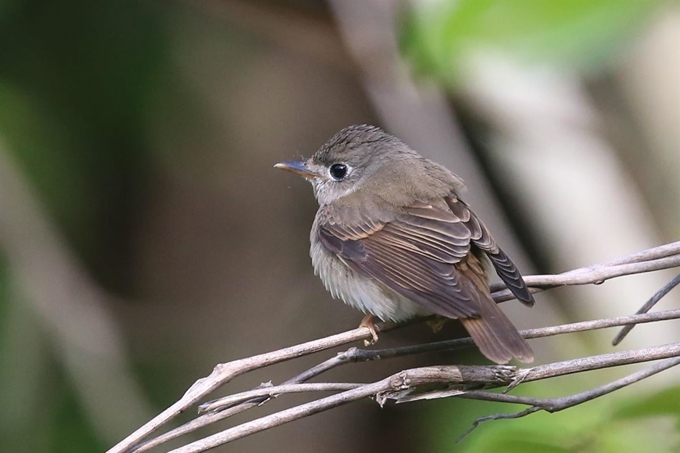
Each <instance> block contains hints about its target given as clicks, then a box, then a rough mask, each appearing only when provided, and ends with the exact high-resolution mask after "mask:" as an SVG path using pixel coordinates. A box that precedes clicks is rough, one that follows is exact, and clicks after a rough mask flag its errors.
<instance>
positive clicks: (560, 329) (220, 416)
mask: <svg viewBox="0 0 680 453" xmlns="http://www.w3.org/2000/svg"><path fill="white" fill-rule="evenodd" d="M672 319H680V309H676V310H666V311H662V312H657V313H649V314H643V315H631V316H622V317H619V318H610V319H598V320H593V321H584V322H578V323H572V324H565V325H562V326H553V327H543V328H538V329H528V330H523V331H521V332H520V334H521V335H522V336H523V337H524V338H528V339H532V338H543V337H549V336H553V335H560V334H565V333H573V332H584V331H588V330H595V329H603V328H607V327H616V326H621V325H626V324H629V323H649V322H656V321H662V320H672ZM472 344H473V343H472V340H471V339H470V338H458V339H455V340H447V341H440V342H436V343H428V344H423V345H414V346H403V347H399V348H388V349H369V350H367V349H359V348H350V349H348V350H347V351H345V352H343V353H340V354H337V355H336V356H335V357H332V358H330V359H328V360H325V361H323V362H321V363H320V364H318V365H315V366H314V367H312V368H310V369H308V370H306V371H304V372H303V373H300V374H299V375H297V376H295V377H293V378H291V379H289V380H287V381H286V382H285V383H284V384H283V385H295V384H299V383H302V382H305V381H308V380H309V379H312V378H314V377H317V376H319V375H320V374H322V373H325V372H326V371H329V370H331V369H333V368H336V367H338V366H341V365H344V364H347V363H355V362H367V361H373V360H378V359H390V358H395V357H402V356H407V355H415V354H424V353H432V352H441V351H450V350H454V349H460V348H464V347H469V346H472ZM257 390H258V389H255V390H253V391H257ZM263 394H266V392H265V393H263ZM253 396H257V395H253ZM227 398H230V397H227ZM266 400H267V398H266V397H262V398H259V399H256V400H253V401H247V402H245V403H241V404H240V405H238V406H233V403H234V401H231V402H227V403H224V406H222V405H221V404H219V403H218V401H220V400H217V401H211V402H210V403H207V404H204V405H201V406H200V408H199V411H200V412H208V413H204V414H203V415H201V416H199V417H197V418H195V419H193V420H191V421H189V422H187V423H185V424H183V425H182V426H179V427H177V428H174V429H172V430H170V431H168V432H167V433H165V434H163V435H161V436H158V437H156V438H154V439H152V440H151V441H149V442H146V443H144V444H142V445H140V446H139V448H137V449H135V450H134V451H135V453H142V452H144V451H148V450H150V449H151V448H154V447H156V446H158V445H161V444H163V443H166V442H169V441H170V440H173V439H176V438H178V437H180V436H183V435H185V434H187V433H189V432H193V431H196V430H198V429H200V428H203V427H205V426H208V425H210V424H213V423H215V422H218V421H221V420H224V419H226V418H229V417H231V416H233V415H236V414H239V413H241V412H243V411H246V410H248V409H251V408H253V407H257V406H260V405H262V404H264V403H265V402H266ZM230 406H231V407H230ZM209 411H210V412H209ZM218 411H219V412H218Z"/></svg>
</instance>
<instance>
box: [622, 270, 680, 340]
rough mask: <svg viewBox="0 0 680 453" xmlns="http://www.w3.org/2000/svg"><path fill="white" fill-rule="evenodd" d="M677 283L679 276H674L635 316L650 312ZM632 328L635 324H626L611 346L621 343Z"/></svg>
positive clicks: (679, 281) (679, 279) (679, 280)
mask: <svg viewBox="0 0 680 453" xmlns="http://www.w3.org/2000/svg"><path fill="white" fill-rule="evenodd" d="M679 283H680V274H678V275H676V276H675V278H674V279H673V280H671V281H670V282H668V284H667V285H666V286H664V287H663V288H661V289H660V290H658V291H657V292H656V294H654V295H653V296H652V297H651V298H650V299H649V300H648V301H647V302H645V304H644V305H643V306H642V307H640V309H639V310H638V311H637V312H636V314H640V313H647V312H648V311H649V310H651V309H652V308H653V307H654V305H656V304H657V302H659V301H660V300H661V299H662V298H663V297H664V296H665V295H666V294H668V293H669V292H670V291H671V290H672V289H673V288H675V287H676V286H677V285H678V284H679ZM633 327H635V324H628V325H626V327H624V328H623V329H621V331H620V332H619V334H618V335H617V336H616V337H614V340H612V345H613V346H616V345H618V344H619V343H621V341H623V339H624V338H626V335H628V333H630V331H631V330H633Z"/></svg>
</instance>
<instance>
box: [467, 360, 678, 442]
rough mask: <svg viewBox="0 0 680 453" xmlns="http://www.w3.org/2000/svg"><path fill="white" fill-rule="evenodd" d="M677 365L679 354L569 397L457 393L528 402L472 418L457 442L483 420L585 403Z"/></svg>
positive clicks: (486, 398)
mask: <svg viewBox="0 0 680 453" xmlns="http://www.w3.org/2000/svg"><path fill="white" fill-rule="evenodd" d="M677 365H680V357H674V358H672V359H667V360H664V361H663V362H660V363H657V364H655V365H652V366H651V367H648V368H645V369H644V370H640V371H638V372H636V373H633V374H629V375H628V376H626V377H624V378H621V379H617V380H615V381H612V382H610V383H608V384H605V385H602V386H600V387H595V388H594V389H590V390H587V391H585V392H581V393H576V394H574V395H569V396H563V397H560V398H534V397H526V396H515V395H505V394H499V393H488V392H480V391H472V392H467V393H464V394H461V395H460V397H461V398H468V399H474V400H483V401H496V402H503V403H514V404H527V405H530V406H531V407H530V408H528V409H525V410H523V411H520V412H517V413H514V414H495V415H487V416H485V417H481V418H478V419H477V420H475V421H474V423H473V424H472V427H471V428H470V429H469V430H467V431H466V432H465V433H463V434H462V435H461V436H460V437H459V438H458V442H460V441H461V440H463V438H464V437H466V436H467V435H468V434H470V433H471V432H472V431H474V430H475V429H476V428H477V427H478V426H479V424H480V423H482V422H485V421H489V420H501V419H511V418H521V417H524V416H526V415H529V414H533V413H534V412H538V411H541V410H544V411H547V412H550V413H553V412H558V411H561V410H564V409H568V408H570V407H574V406H576V405H579V404H582V403H585V402H587V401H591V400H594V399H596V398H599V397H601V396H604V395H607V394H609V393H612V392H614V391H616V390H619V389H622V388H624V387H627V386H629V385H631V384H634V383H636V382H640V381H641V380H643V379H646V378H648V377H650V376H653V375H655V374H657V373H660V372H662V371H664V370H667V369H668V368H672V367H674V366H677Z"/></svg>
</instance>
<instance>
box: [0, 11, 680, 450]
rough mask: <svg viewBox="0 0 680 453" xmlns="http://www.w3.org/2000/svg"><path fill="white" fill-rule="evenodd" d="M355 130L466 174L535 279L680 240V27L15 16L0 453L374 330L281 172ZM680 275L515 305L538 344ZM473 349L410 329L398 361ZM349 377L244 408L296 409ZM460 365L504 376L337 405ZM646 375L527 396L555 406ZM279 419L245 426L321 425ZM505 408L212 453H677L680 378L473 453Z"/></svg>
mask: <svg viewBox="0 0 680 453" xmlns="http://www.w3.org/2000/svg"><path fill="white" fill-rule="evenodd" d="M354 123H373V124H377V125H380V126H382V127H384V128H385V129H386V130H388V131H389V132H391V133H393V134H395V135H397V136H399V137H400V138H402V139H403V140H404V141H406V142H407V143H408V144H410V145H411V146H412V147H414V148H415V149H417V150H419V151H420V152H421V153H422V154H424V155H426V156H427V157H430V158H432V159H434V160H436V161H438V162H440V163H443V164H445V165H447V166H448V167H449V168H451V169H452V170H453V171H455V172H456V173H458V174H459V175H460V176H462V177H463V178H464V179H465V180H466V182H467V185H468V187H469V194H468V196H467V199H468V200H469V201H470V202H471V203H472V204H473V206H475V210H476V211H477V212H478V213H479V214H480V216H481V217H482V218H483V219H484V221H485V222H486V223H487V225H488V226H489V228H490V229H491V231H493V232H494V235H495V236H496V237H497V239H498V240H499V242H500V243H501V244H502V245H503V247H504V248H505V249H506V250H507V251H508V252H509V253H510V254H511V255H512V256H513V258H514V259H515V261H517V262H518V263H519V264H520V268H521V269H522V270H523V271H524V273H527V274H528V273H538V272H540V273H555V272H561V271H565V270H569V269H572V268H576V267H581V266H586V265H590V264H593V263H596V262H604V261H607V260H610V259H613V258H616V257H618V256H622V255H626V254H629V253H633V252H636V251H639V250H642V249H644V248H648V247H652V246H655V245H660V244H662V243H665V242H669V241H672V240H677V238H678V237H680V209H678V206H679V202H680V178H679V177H678V169H680V149H679V148H680V4H679V3H678V2H674V1H655V0H458V1H455V0H450V1H444V0H439V1H415V0H414V1H412V2H405V1H402V2H390V1H387V0H382V1H373V0H371V1H361V0H336V1H331V2H316V1H310V0H287V1H286V0H281V1H274V0H260V1H250V2H248V1H240V0H234V1H232V0H198V1H191V2H189V1H170V2H158V1H132V0H120V1H115V2H113V1H111V2H99V1H94V2H93V1H83V0H65V1H62V2H49V1H39V0H34V1H28V0H4V1H2V2H0V450H1V451H4V452H5V451H6V452H14V451H16V452H36V453H41V452H92V451H104V450H106V449H107V448H109V447H111V446H112V445H113V444H115V443H116V442H117V441H118V440H120V439H122V438H123V437H124V436H126V435H127V434H129V433H130V432H132V431H133V430H134V429H135V428H137V427H138V426H140V425H141V424H142V423H143V422H145V421H147V420H148V419H150V418H151V417H152V416H153V415H155V414H156V413H158V412H159V411H160V410H162V409H164V408H165V407H167V406H168V405H169V404H171V403H172V402H174V401H175V400H176V399H177V398H178V397H179V396H180V395H181V394H182V393H183V392H184V391H185V390H186V389H187V388H188V387H189V386H190V385H191V383H193V382H194V381H195V380H196V379H198V378H199V377H202V376H204V375H207V374H208V373H209V371H210V370H211V369H212V367H213V366H214V365H215V364H216V363H219V362H224V361H228V360H231V359H236V358H240V357H246V356H250V355H253V354H256V353H260V352H265V351H268V350H273V349H278V348H280V347H283V346H287V345H291V344H296V343H300V342H303V341H307V340H310V339H313V338H318V337H321V336H325V335H329V334H332V333H335V332H339V331H343V330H347V329H350V328H353V327H355V326H356V325H357V323H358V322H359V320H360V319H361V314H360V313H358V312H355V311H353V310H351V309H350V308H348V307H346V306H344V305H343V304H341V303H339V302H337V301H332V300H331V298H330V296H329V295H328V294H327V293H326V292H325V291H324V290H323V287H322V285H321V283H320V282H319V281H317V280H316V278H315V277H314V276H313V273H312V270H311V266H310V263H309V258H308V254H307V250H308V231H309V227H310V225H311V221H312V219H313V215H314V212H315V210H316V203H315V201H314V199H313V197H312V194H311V190H310V188H309V187H308V186H307V185H306V184H305V183H304V182H302V181H299V180H297V179H296V178H294V177H292V176H290V175H287V174H284V173H283V172H278V171H275V170H274V169H273V168H272V166H273V164H274V163H276V162H279V161H281V160H287V159H291V158H295V157H299V156H300V155H304V156H309V155H310V154H311V153H313V152H314V151H315V150H316V149H317V148H318V147H319V146H321V145H322V144H323V143H324V141H325V140H327V139H328V138H329V137H330V136H331V135H332V134H333V133H335V132H336V131H337V130H339V129H340V128H342V127H345V126H347V125H349V124H354ZM672 275H673V273H672V272H671V273H663V272H662V273H654V274H650V275H644V276H635V277H627V278H624V279H620V280H617V281H612V282H608V283H607V284H606V285H602V286H597V287H592V288H576V289H561V290H557V291H552V292H550V293H548V294H544V295H540V296H538V299H537V300H538V304H537V307H535V308H534V309H533V310H531V311H526V310H524V309H522V308H521V307H516V306H515V305H517V304H513V303H510V304H506V305H507V307H506V308H507V310H508V312H509V314H510V317H511V318H512V319H513V320H514V321H516V324H517V325H518V326H519V327H522V328H526V327H538V326H543V325H551V324H558V323H563V322H569V321H575V320H585V319H593V318H597V317H606V316H614V315H627V314H631V313H633V312H634V311H635V310H636V309H637V308H638V307H639V306H640V305H641V304H642V303H643V302H644V300H646V298H648V297H649V296H651V295H652V294H653V293H654V292H655V291H656V290H657V289H658V288H659V287H661V286H662V285H663V284H664V283H665V282H667V281H668V280H669V278H670V277H671V276H672ZM679 300H680V298H679V296H678V295H677V294H674V293H671V294H670V295H669V296H667V298H666V299H664V300H663V301H662V303H661V305H662V306H663V307H665V308H668V307H669V306H678V305H679V303H680V302H679ZM452 324H453V323H452ZM460 334H462V332H461V331H460V329H459V328H458V327H457V326H455V325H452V326H448V327H447V328H446V329H444V332H442V333H440V334H438V335H434V334H432V333H431V332H429V330H428V329H427V328H425V327H423V326H420V327H418V326H416V327H412V328H408V329H405V330H403V331H399V332H397V333H394V334H389V335H384V336H383V338H381V343H380V345H381V346H387V345H392V344H410V343H413V342H416V341H429V340H432V339H441V338H445V337H452V336H455V335H460ZM612 336H613V333H612V332H611V331H607V332H598V333H589V334H579V335H573V336H569V337H565V338H559V339H551V340H542V341H538V340H537V341H534V342H532V344H533V345H534V347H535V349H536V351H537V363H549V362H552V361H559V360H566V359H569V358H574V357H579V356H583V355H588V354H595V353H601V352H607V351H612V350H613V348H612V347H611V346H609V344H610V339H611V338H612ZM674 341H678V334H677V326H675V327H674V326H673V324H672V323H666V324H663V323H659V324H658V325H650V326H640V327H638V328H636V329H635V331H634V332H633V333H632V334H631V336H630V337H629V338H628V339H627V340H626V342H624V344H623V345H621V346H620V347H619V349H621V348H633V347H642V346H646V345H647V346H649V345H659V344H663V343H668V342H674ZM328 356H330V354H326V355H324V356H323V357H321V356H319V357H312V358H307V359H305V360H302V361H299V362H294V363H288V364H284V365H281V366H278V367H275V368H272V369H267V370H263V371H261V372H258V373H256V374H254V375H253V376H250V375H249V376H247V377H244V378H241V379H239V380H238V381H236V382H234V383H233V384H230V386H229V388H230V389H248V388H251V387H253V386H255V385H257V384H259V383H260V382H263V381H268V380H273V381H274V382H281V381H282V380H284V379H286V378H288V377H290V376H291V375H293V374H295V373H296V372H299V371H302V370H303V369H304V367H305V366H311V365H312V364H314V363H316V362H318V361H320V360H323V359H325V358H326V357H328ZM452 362H457V363H459V362H479V363H481V362H482V359H481V358H480V357H479V356H478V355H474V354H473V352H470V353H469V354H468V355H460V354H457V355H456V356H452V355H451V354H442V355H439V356H428V357H420V358H409V359H403V360H400V361H397V362H394V363H388V362H384V363H372V364H360V365H351V366H349V367H347V369H344V370H338V371H335V372H333V373H332V374H331V375H329V376H328V379H336V380H345V381H368V380H375V379H379V378H382V377H384V376H386V375H387V374H388V373H391V372H395V371H398V370H399V369H403V368H405V367H410V366H418V365H423V364H433V363H452ZM631 369H632V368H630V367H629V368H627V369H619V370H610V371H604V372H598V373H591V374H587V375H583V376H571V377H568V378H561V379H559V380H556V381H554V382H545V383H539V384H531V385H526V386H525V387H524V388H520V389H519V391H520V392H523V393H530V394H534V395H540V396H562V395H566V394H569V393H572V392H577V391H581V390H584V389H587V388H590V387H593V386H595V385H598V384H602V383H604V382H607V381H608V380H612V379H615V378H617V377H620V376H623V375H625V374H626V373H628V372H630V371H631ZM674 373H675V374H674ZM282 400H284V401H276V402H273V403H271V404H269V405H267V406H266V407H263V408H259V409H256V410H254V411H253V412H252V414H257V415H262V414H265V413H269V412H271V411H272V410H275V409H277V408H279V409H280V408H282V407H283V406H284V405H285V403H286V402H291V401H292V402H299V401H304V400H305V398H304V397H290V398H286V399H284V398H282ZM512 410H519V409H518V408H517V407H513V406H503V405H494V404H490V403H483V402H470V401H464V400H456V399H449V400H442V401H435V402H420V403H414V404H412V405H401V406H398V407H387V408H385V409H380V408H379V407H378V406H377V405H376V404H374V403H372V402H370V401H365V402H361V403H359V404H354V405H352V406H348V407H344V408H340V409H337V410H334V411H331V412H328V413H325V414H321V415H318V416H315V417H311V418H308V419H305V420H302V421H299V422H296V423H293V424H289V425H286V426H283V427H280V428H276V429H274V430H270V431H267V432H265V433H262V434H259V435H256V436H252V437H249V438H246V439H243V440H241V441H237V442H235V443H233V444H230V445H228V446H224V447H222V448H220V449H218V451H224V452H240V451H251V452H268V451H272V452H274V451H276V452H281V451H285V452H299V453H305V452H316V451H324V452H329V453H335V452H351V451H359V450H362V451H390V452H394V453H402V452H413V451H421V452H451V451H455V452H500V451H503V452H515V451H517V452H519V451H522V452H524V453H530V452H619V453H626V452H643V451H644V452H673V451H680V422H679V417H680V386H679V385H678V378H677V372H676V371H670V372H666V373H665V374H664V375H659V376H656V377H653V378H651V379H649V380H648V381H647V382H644V383H641V384H640V385H638V386H635V387H632V388H628V389H625V390H622V391H621V392H618V393H617V394H614V395H610V396H608V397H605V398H603V399H602V400H599V401H595V402H592V403H588V404H584V405H582V406H580V407H578V408H575V409H572V410H569V411H565V412H563V413H558V414H554V415H547V414H537V415H532V416H530V417H527V418H525V419H522V420H517V421H498V422H492V423H487V424H484V425H482V427H480V428H479V429H478V430H477V431H475V432H474V433H473V434H472V435H470V436H469V437H468V438H466V439H465V440H464V441H463V442H461V443H458V444H456V443H455V440H456V438H457V437H458V436H459V435H460V434H461V433H463V432H464V431H465V430H466V429H467V428H468V427H469V426H470V425H471V423H472V421H473V420H474V419H475V418H476V417H479V416H482V415H486V414H491V413H495V412H503V411H512ZM244 420H245V418H241V417H238V418H237V420H236V421H244ZM230 423H231V422H230ZM226 426H229V425H227V424H218V426H216V427H215V429H220V428H221V429H224V427H226ZM207 432H208V431H206V432H202V433H201V434H207ZM209 432H213V431H209ZM195 438H196V437H195V436H194V437H192V436H188V437H187V438H183V439H180V440H179V441H178V442H175V443H173V444H172V445H174V446H178V445H182V444H185V443H187V442H189V441H190V440H192V439H195ZM158 451H167V449H160V450H158Z"/></svg>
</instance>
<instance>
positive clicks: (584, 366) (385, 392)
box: [172, 343, 680, 453]
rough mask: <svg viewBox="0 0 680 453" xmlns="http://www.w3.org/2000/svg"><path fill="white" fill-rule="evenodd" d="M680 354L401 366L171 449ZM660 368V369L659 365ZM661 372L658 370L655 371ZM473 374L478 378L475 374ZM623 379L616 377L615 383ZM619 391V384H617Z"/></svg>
mask: <svg viewBox="0 0 680 453" xmlns="http://www.w3.org/2000/svg"><path fill="white" fill-rule="evenodd" d="M679 356H680V343H672V344H668V345H664V346H657V347H652V348H644V349H638V350H634V351H624V352H617V353H612V354H603V355H598V356H592V357H585V358H579V359H574V360H567V361H564V362H556V363H551V364H547V365H541V366H538V367H533V368H529V369H519V370H518V369H516V368H514V367H509V366H495V365H494V366H466V367H458V366H454V365H451V366H439V367H425V368H415V369H411V370H406V371H401V372H399V373H396V374H394V375H392V376H390V377H388V378H385V379H382V380H380V381H377V382H374V383H372V384H366V385H363V386H361V387H358V388H355V389H352V390H348V391H345V392H342V393H339V394H337V395H332V396H328V397H326V398H321V399H318V400H315V401H311V402H309V403H305V404H301V405H299V406H295V407H292V408H290V409H286V410H283V411H281V412H277V413H275V414H271V415H268V416H265V417H262V418H259V419H257V420H253V421H250V422H247V423H244V424H241V425H239V426H236V427H233V428H229V429H227V430H224V431H222V432H219V433H217V434H213V435H211V436H208V437H206V438H203V439H201V440H198V441H195V442H192V443H190V444H188V445H185V446H183V447H180V448H178V449H176V450H172V452H173V453H198V452H203V451H206V450H209V449H211V448H215V447H218V446H220V445H224V444H226V443H229V442H233V441H234V440H237V439H240V438H242V437H245V436H248V435H252V434H255V433H258V432H261V431H264V430H267V429H270V428H273V427H275V426H280V425H283V424H285V423H289V422H292V421H295V420H299V419H301V418H305V417H309V416H311V415H314V414H317V413H320V412H324V411H327V410H329V409H333V408H335V407H338V406H341V405H345V404H348V403H351V402H353V401H356V400H359V399H363V398H365V397H368V396H374V397H376V398H377V399H378V400H379V401H385V400H388V399H394V400H397V401H398V400H399V399H402V398H403V397H404V396H408V395H410V394H412V393H414V392H417V390H418V388H419V386H426V387H427V388H428V389H429V388H430V387H431V386H432V385H433V384H440V385H445V386H451V385H463V386H469V385H470V383H471V382H472V383H474V384H476V385H479V384H484V385H489V386H501V385H510V384H512V383H513V382H517V381H521V382H529V381H536V380H540V379H548V378H552V377H557V376H564V375H567V374H573V373H578V372H583V371H591V370H595V369H600V368H606V367H612V366H620V365H628V364H631V363H641V362H647V361H652V360H659V359H664V358H669V357H676V358H677V357H679ZM659 371H661V370H659ZM656 372H658V371H656ZM472 376H474V377H472ZM617 382H619V381H615V383H617ZM614 390H615V389H614ZM611 391H613V390H611Z"/></svg>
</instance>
